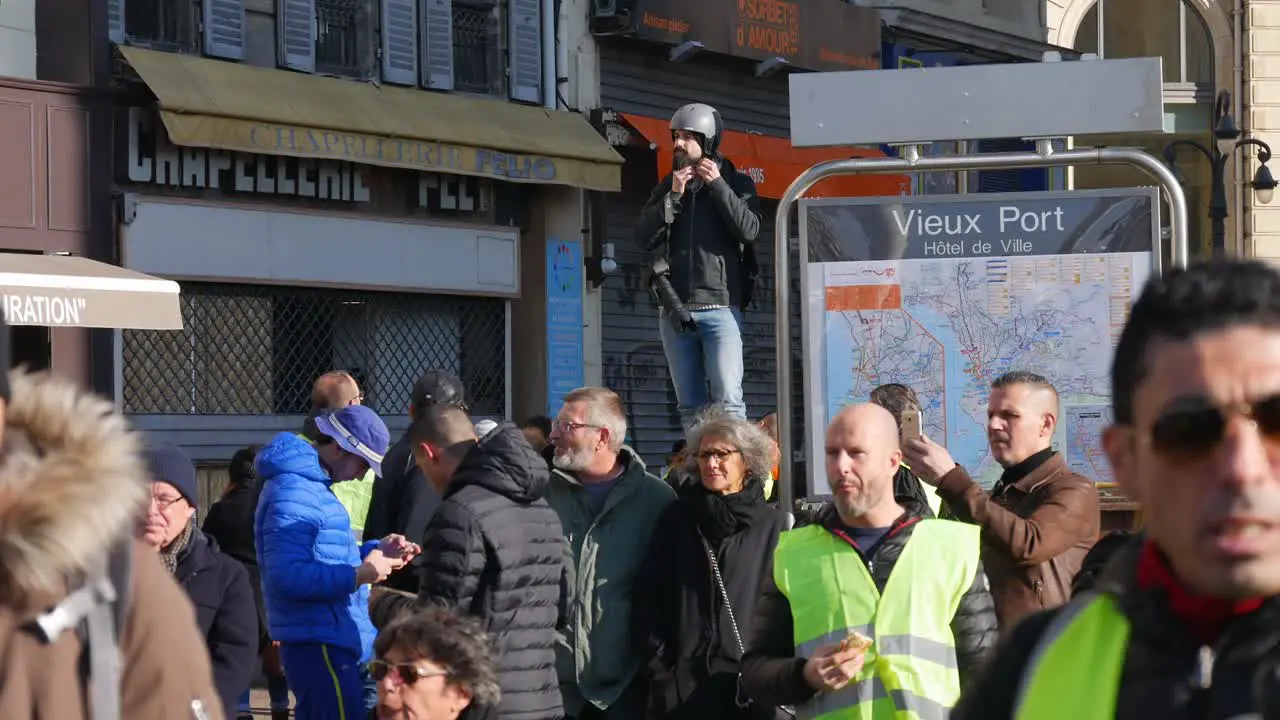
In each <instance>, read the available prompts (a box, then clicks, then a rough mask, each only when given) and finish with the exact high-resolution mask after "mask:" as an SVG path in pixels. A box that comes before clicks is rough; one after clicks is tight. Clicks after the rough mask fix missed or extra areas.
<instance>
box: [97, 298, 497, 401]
mask: <svg viewBox="0 0 1280 720" xmlns="http://www.w3.org/2000/svg"><path fill="white" fill-rule="evenodd" d="M506 304H507V303H506V301H505V300H501V299H494V298H470V297H458V296H442V295H417V294H403V293H378V292H363V291H350V290H330V289H311V288H289V287H274V286H254V285H230V284H227V285H224V284H214V283H183V284H182V316H183V330H182V331H181V332H169V331H164V332H160V331H146V330H126V331H123V333H122V335H123V365H124V386H123V404H124V411H125V412H126V413H130V414H137V415H299V414H303V413H305V412H307V409H308V404H309V401H310V392H311V382H312V381H313V380H314V379H315V378H316V376H317V375H319V374H320V373H323V372H325V371H328V370H333V369H344V370H348V371H350V372H351V373H352V374H353V375H354V376H355V377H356V379H357V381H358V382H359V383H360V385H361V389H362V390H363V391H364V393H365V404H367V405H369V406H370V407H372V408H373V409H374V410H375V411H377V412H378V413H379V414H382V415H403V414H404V412H405V407H406V405H405V403H406V402H407V401H408V398H409V391H410V389H411V388H412V386H413V383H414V381H415V380H416V379H417V378H418V376H420V375H421V374H422V373H423V372H424V371H425V370H428V369H431V368H441V369H445V370H448V371H450V372H453V373H455V374H456V375H458V377H459V378H461V379H462V381H463V383H465V385H466V388H467V396H468V400H469V401H470V403H471V407H472V411H473V413H474V414H476V415H494V416H505V415H506V396H507V379H506V378H507V372H506V371H507V368H506V364H505V363H506V348H507V335H506V333H507V331H506V327H507V323H506V312H507V310H506Z"/></svg>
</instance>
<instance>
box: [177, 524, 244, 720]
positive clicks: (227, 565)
mask: <svg viewBox="0 0 1280 720" xmlns="http://www.w3.org/2000/svg"><path fill="white" fill-rule="evenodd" d="M174 579H176V580H177V581H178V584H179V585H181V586H182V589H183V590H186V591H187V597H189V598H191V604H192V605H194V606H195V608H196V622H197V623H199V625H200V634H201V635H202V636H203V637H204V639H205V644H206V645H208V647H209V658H210V660H212V664H213V681H214V684H216V685H217V687H218V695H219V696H220V697H221V699H222V707H223V709H224V710H225V711H226V713H227V717H228V718H233V717H235V716H236V713H235V709H236V706H237V703H238V701H239V698H240V694H241V693H243V692H244V691H245V690H248V689H249V683H250V682H251V681H252V680H253V675H254V673H255V672H256V671H257V662H256V660H257V659H258V643H259V638H260V630H259V627H258V609H257V603H256V602H255V601H254V597H253V588H252V587H251V586H250V584H249V573H248V571H246V570H245V569H244V566H243V565H241V564H240V563H238V562H236V560H234V559H233V558H232V557H231V556H229V555H225V554H223V553H221V552H219V551H218V545H217V543H216V542H214V541H213V540H212V539H210V538H209V537H207V536H206V535H205V534H204V533H202V532H200V530H198V529H196V530H193V531H192V534H191V541H190V542H189V543H187V547H186V548H184V549H183V550H182V552H181V553H180V554H179V555H178V567H177V570H176V572H175V573H174Z"/></svg>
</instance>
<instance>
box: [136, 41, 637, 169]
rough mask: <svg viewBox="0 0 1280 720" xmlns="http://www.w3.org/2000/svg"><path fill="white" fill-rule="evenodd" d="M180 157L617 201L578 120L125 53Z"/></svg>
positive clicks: (601, 147)
mask: <svg viewBox="0 0 1280 720" xmlns="http://www.w3.org/2000/svg"><path fill="white" fill-rule="evenodd" d="M119 50H120V53H121V54H122V55H123V56H124V58H125V59H126V60H128V61H129V65H130V66H131V67H132V68H133V69H134V71H136V72H137V73H138V76H139V77H140V78H142V81H143V82H144V83H146V85H147V87H148V88H150V89H151V92H152V93H154V94H155V96H156V100H157V101H158V102H159V105H160V119H161V121H162V122H163V123H164V127H165V130H166V131H167V133H168V135H169V140H170V141H172V142H173V144H175V145H181V146H183V147H203V148H216V149H219V150H231V151H233V152H243V153H259V154H264V155H288V156H291V157H299V158H308V159H320V160H344V161H348V162H354V163H362V164H366V165H380V166H383V167H396V168H407V169H409V170H421V171H426V172H437V173H452V174H457V175H471V176H475V177H487V178H492V179H494V180H503V181H507V182H517V183H533V184H544V185H568V186H571V187H580V188H586V189H588V190H600V191H603V192H617V191H618V190H619V189H621V187H622V163H623V159H622V156H621V155H619V154H618V153H617V152H616V151H614V149H613V148H612V147H610V146H609V143H608V141H606V140H605V139H604V138H603V137H601V136H600V133H598V132H596V130H595V128H593V127H592V126H591V123H590V122H588V121H587V119H586V118H585V117H583V116H582V115H581V114H580V113H576V112H568V111H563V110H547V109H545V108H541V107H532V106H529V105H521V104H519V103H510V102H503V101H499V100H494V99H488V98H476V97H467V96H465V95H460V94H448V93H438V92H429V91H426V90H418V89H415V88H403V87H395V86H392V85H381V86H380V85H376V84H373V83H367V82H355V81H353V80H344V79H341V78H331V77H322V76H319V75H307V74H304V73H296V72H289V71H287V70H273V69H270V68H260V67H255V66H253V65H248V64H245V63H233V62H224V61H222V60H210V59H207V58H201V57H194V56H191V55H180V54H177V53H167V52H159V51H155V50H144V49H142V48H136V47H126V46H120V48H119Z"/></svg>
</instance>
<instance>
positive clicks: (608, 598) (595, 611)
mask: <svg viewBox="0 0 1280 720" xmlns="http://www.w3.org/2000/svg"><path fill="white" fill-rule="evenodd" d="M619 457H620V458H621V459H622V461H623V463H625V465H626V467H625V469H624V470H623V473H622V477H621V479H619V481H618V484H617V485H616V486H615V487H614V488H613V490H612V491H610V493H609V497H608V498H607V499H606V500H605V503H604V507H603V508H601V510H600V513H599V515H593V514H592V512H591V506H590V505H589V504H588V502H587V499H586V497H585V491H584V490H583V489H582V484H581V483H579V482H578V481H577V480H576V479H574V478H573V477H571V476H569V475H568V474H566V473H565V472H563V471H561V470H554V471H552V473H551V483H550V485H548V487H547V496H546V497H547V502H548V503H550V504H551V507H553V508H555V511H556V514H558V515H559V516H560V524H561V526H562V527H563V528H564V534H565V539H566V540H568V543H567V547H568V551H567V552H568V553H569V557H566V558H565V568H566V570H567V577H568V586H569V587H568V612H567V614H566V623H565V625H564V627H562V628H561V629H560V631H559V633H558V634H557V642H556V665H557V669H558V671H559V674H560V691H561V694H562V695H563V696H564V707H565V712H566V714H568V715H569V716H570V717H572V716H576V715H578V714H580V713H581V710H582V705H583V703H585V702H590V703H591V704H593V705H595V706H596V707H598V708H602V709H603V708H607V707H608V706H609V705H610V704H612V703H613V702H614V701H616V700H617V699H618V696H619V695H621V694H622V692H623V690H626V688H627V685H628V684H629V683H630V682H631V680H632V678H633V677H635V674H636V671H637V670H638V669H639V668H640V666H641V664H642V663H643V661H644V660H645V658H643V657H642V656H641V654H640V653H639V652H637V651H635V650H633V649H632V646H631V596H632V588H633V587H634V585H635V583H636V582H638V580H639V578H638V575H639V573H640V567H641V565H642V563H643V562H644V558H645V555H646V553H647V552H648V549H649V539H650V537H651V536H652V535H653V529H654V526H655V525H657V522H658V516H660V515H661V514H662V511H663V510H664V509H665V508H666V507H667V505H669V504H671V503H672V502H674V501H675V499H676V494H675V491H674V490H672V489H671V487H670V486H669V485H667V484H666V483H664V482H663V481H661V480H659V479H658V478H657V477H655V476H653V475H651V474H650V473H649V472H647V471H646V470H645V467H644V461H642V460H641V459H640V457H639V456H638V455H636V454H635V452H634V451H633V450H632V449H631V448H628V447H624V448H622V451H621V453H620V454H619Z"/></svg>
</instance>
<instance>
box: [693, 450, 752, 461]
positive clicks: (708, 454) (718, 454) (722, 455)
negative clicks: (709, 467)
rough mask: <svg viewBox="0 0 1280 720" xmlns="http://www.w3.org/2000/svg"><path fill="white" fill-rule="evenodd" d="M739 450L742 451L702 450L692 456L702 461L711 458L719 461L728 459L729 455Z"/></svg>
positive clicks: (735, 453)
mask: <svg viewBox="0 0 1280 720" xmlns="http://www.w3.org/2000/svg"><path fill="white" fill-rule="evenodd" d="M740 452H742V451H741V450H703V451H702V452H700V453H698V454H697V455H695V456H694V457H696V458H698V460H701V461H702V462H706V461H708V460H711V459H713V458H714V459H716V460H718V461H720V462H724V461H725V460H728V459H729V457H730V456H733V455H737V454H738V453H740Z"/></svg>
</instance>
